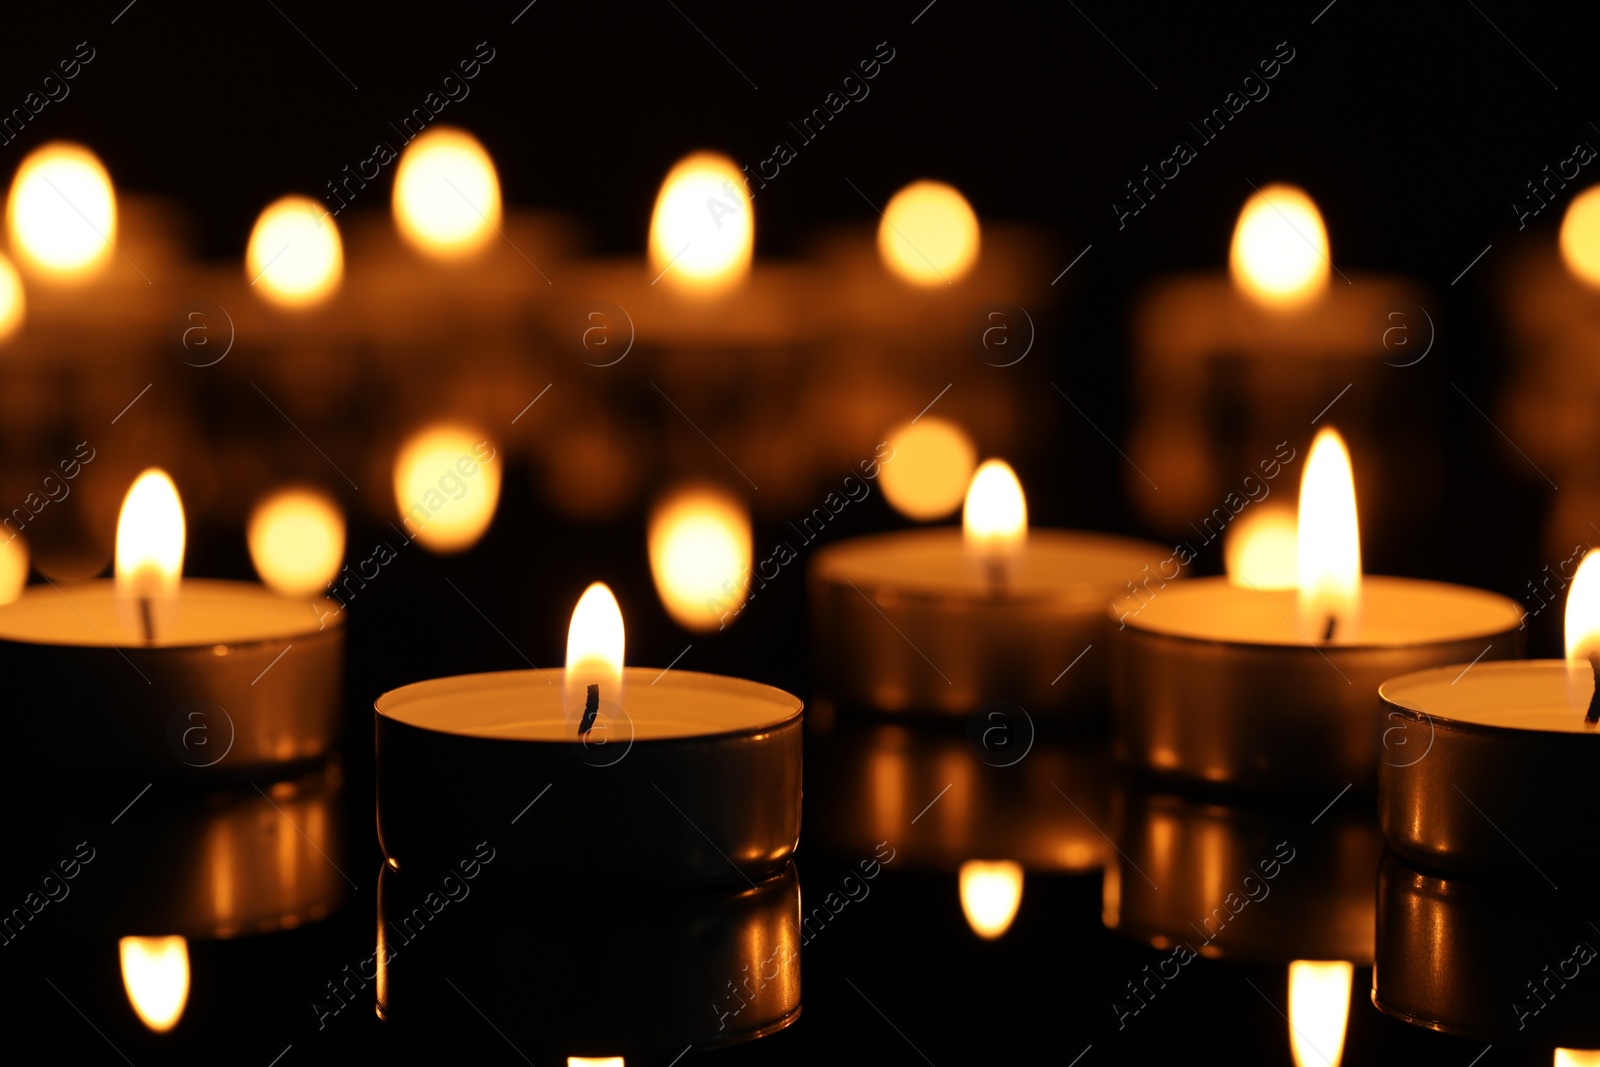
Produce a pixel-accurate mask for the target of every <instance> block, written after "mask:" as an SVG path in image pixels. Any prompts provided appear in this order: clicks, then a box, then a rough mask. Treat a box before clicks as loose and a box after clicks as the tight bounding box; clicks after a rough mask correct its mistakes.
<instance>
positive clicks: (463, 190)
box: [394, 126, 500, 259]
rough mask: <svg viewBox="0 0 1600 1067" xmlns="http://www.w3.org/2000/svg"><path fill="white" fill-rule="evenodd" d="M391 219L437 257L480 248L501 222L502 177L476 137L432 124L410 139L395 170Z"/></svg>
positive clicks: (452, 256) (463, 254)
mask: <svg viewBox="0 0 1600 1067" xmlns="http://www.w3.org/2000/svg"><path fill="white" fill-rule="evenodd" d="M394 220H395V225H396V226H398V227H399V229H400V232H401V233H402V234H403V235H404V236H405V238H406V240H407V241H409V242H410V243H411V245H412V246H413V247H415V248H417V249H419V250H420V251H422V252H425V253H427V254H428V255H430V256H433V257H435V258H438V259H460V258H463V257H467V256H471V255H472V254H474V253H476V252H478V251H480V250H482V248H483V246H484V245H485V244H487V243H488V242H489V241H490V240H491V239H492V238H493V237H494V236H495V231H496V230H497V229H498V228H499V226H500V179H499V177H498V176H497V175H496V173H495V167H494V161H493V160H492V159H490V158H489V153H488V152H487V151H486V150H485V149H484V147H483V145H482V144H480V143H479V142H478V139H477V138H476V137H473V136H472V135H471V134H470V133H467V132H466V131H465V130H458V129H455V128H453V127H449V126H435V127H433V128H432V129H430V130H428V131H427V132H426V133H424V134H422V135H421V136H420V137H418V138H417V139H416V140H415V141H412V142H411V144H410V145H409V146H408V147H407V148H406V150H405V154H404V155H402V156H401V157H400V166H399V168H398V169H397V170H396V171H395V176H394Z"/></svg>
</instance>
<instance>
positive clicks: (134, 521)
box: [116, 467, 185, 597]
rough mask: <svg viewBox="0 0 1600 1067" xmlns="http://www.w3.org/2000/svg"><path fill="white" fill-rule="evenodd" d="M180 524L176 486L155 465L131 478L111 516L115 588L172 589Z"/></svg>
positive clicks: (136, 593)
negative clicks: (114, 515) (114, 516)
mask: <svg viewBox="0 0 1600 1067" xmlns="http://www.w3.org/2000/svg"><path fill="white" fill-rule="evenodd" d="M184 538H185V528H184V522H183V503H182V501H180V500H179V499H178V487H177V486H176V485H173V484H172V479H171V477H169V476H168V474H167V472H166V471H164V470H161V469H160V468H159V467H151V468H150V469H149V470H147V471H145V472H144V473H143V474H141V475H139V477H137V478H135V479H134V480H133V485H131V486H130V487H129V488H128V495H127V496H125V497H123V498H122V512H121V513H120V514H119V515H118V516H117V551H116V575H117V588H118V589H119V590H121V591H123V592H124V593H125V594H127V595H128V596H133V597H161V596H171V595H172V594H173V593H175V592H177V589H178V581H179V578H180V577H181V576H182V574H183V546H184Z"/></svg>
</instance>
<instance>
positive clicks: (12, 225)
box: [6, 141, 117, 282]
mask: <svg viewBox="0 0 1600 1067" xmlns="http://www.w3.org/2000/svg"><path fill="white" fill-rule="evenodd" d="M6 228H7V229H8V230H10V232H11V242H12V250H13V251H14V252H15V253H16V254H17V257H18V258H19V259H20V260H21V261H22V265H23V266H24V267H25V268H27V269H28V270H29V271H31V272H33V273H34V274H37V275H40V276H42V277H45V278H48V279H50V280H51V281H57V282H66V281H80V280H86V279H88V278H92V277H93V276H95V275H96V274H98V273H99V272H100V271H101V270H103V269H104V268H105V266H106V264H107V263H108V262H109V261H110V259H111V257H112V255H114V254H115V253H114V245H115V242H116V239H117V198H116V194H115V193H114V192H113V191H112V186H111V176H110V175H109V174H107V173H106V168H105V166H104V164H102V163H101V162H100V159H99V157H97V156H96V155H95V154H94V153H93V152H91V151H89V150H88V149H87V148H85V147H83V146H82V145H78V144H70V143H68V142H65V141H52V142H51V143H49V144H47V145H44V146H42V147H40V148H37V149H35V150H34V151H32V152H30V153H29V154H28V156H27V158H26V159H24V160H23V161H22V165H21V166H20V167H18V168H17V175H16V177H15V178H14V179H13V180H12V183H11V196H10V198H9V199H8V200H7V202H6Z"/></svg>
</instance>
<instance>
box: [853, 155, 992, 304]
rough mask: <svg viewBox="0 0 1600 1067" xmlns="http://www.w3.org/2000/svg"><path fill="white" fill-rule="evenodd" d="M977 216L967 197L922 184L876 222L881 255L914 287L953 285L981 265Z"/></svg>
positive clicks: (942, 186)
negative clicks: (973, 267) (976, 264)
mask: <svg viewBox="0 0 1600 1067" xmlns="http://www.w3.org/2000/svg"><path fill="white" fill-rule="evenodd" d="M980 242H981V238H980V236H979V230H978V216H977V214H976V213H974V212H973V210H972V206H971V205H970V204H968V203H967V198H966V197H964V196H962V195H961V193H960V192H959V191H957V190H956V188H955V187H954V186H950V185H946V184H945V183H944V182H931V181H918V182H912V183H911V184H910V185H908V186H906V187H905V188H904V189H901V190H900V191H899V192H898V193H895V194H894V196H893V197H892V198H891V199H890V200H889V203H888V206H886V207H885V208H884V209H883V219H882V221H881V222H879V223H878V255H879V257H880V258H882V260H883V262H884V264H885V265H887V266H888V268H889V270H890V271H892V272H893V273H894V274H895V275H897V276H898V277H900V278H902V279H904V280H905V281H908V282H910V283H912V284H913V285H949V284H951V283H953V282H955V281H957V280H958V279H960V278H961V277H962V276H964V275H965V274H966V273H967V272H968V271H969V270H971V269H972V265H973V264H974V263H976V262H977V261H978V246H979V244H980Z"/></svg>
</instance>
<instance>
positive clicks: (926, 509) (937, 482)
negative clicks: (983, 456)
mask: <svg viewBox="0 0 1600 1067" xmlns="http://www.w3.org/2000/svg"><path fill="white" fill-rule="evenodd" d="M888 444H889V447H890V453H889V454H890V455H891V456H893V457H894V460H893V462H891V463H886V464H884V465H883V469H882V472H881V474H880V478H881V479H882V480H881V481H880V482H879V484H880V485H881V486H882V487H883V495H884V498H885V499H887V500H888V501H889V504H890V506H891V507H893V508H894V509H895V510H896V511H898V512H899V513H900V514H902V515H904V516H905V517H906V518H908V519H915V520H917V521H918V522H927V521H929V520H931V519H942V518H944V517H945V516H946V515H950V514H952V513H953V512H954V511H955V510H956V508H958V507H960V506H961V503H962V500H963V499H964V498H965V496H966V492H967V486H968V483H969V482H970V481H971V479H972V471H973V468H974V467H976V466H977V463H978V450H977V447H976V446H975V445H973V443H972V438H971V437H969V436H968V435H967V432H966V431H965V430H963V429H962V428H961V427H960V426H957V425H956V424H955V423H953V422H949V421H946V420H945V419H941V418H939V417H938V416H936V415H924V416H922V417H921V418H920V419H917V420H915V421H913V422H910V423H907V424H906V425H904V426H899V427H896V428H895V429H893V430H891V431H890V432H889V435H888Z"/></svg>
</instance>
